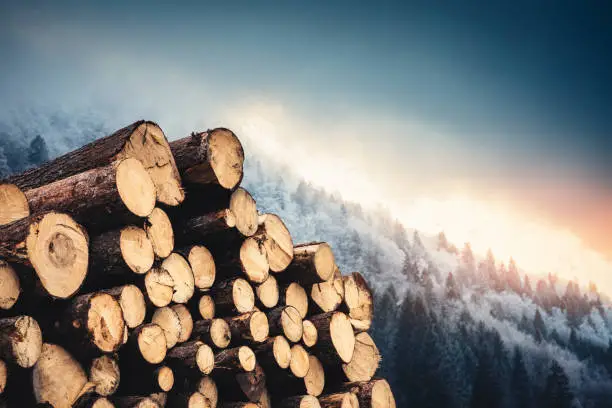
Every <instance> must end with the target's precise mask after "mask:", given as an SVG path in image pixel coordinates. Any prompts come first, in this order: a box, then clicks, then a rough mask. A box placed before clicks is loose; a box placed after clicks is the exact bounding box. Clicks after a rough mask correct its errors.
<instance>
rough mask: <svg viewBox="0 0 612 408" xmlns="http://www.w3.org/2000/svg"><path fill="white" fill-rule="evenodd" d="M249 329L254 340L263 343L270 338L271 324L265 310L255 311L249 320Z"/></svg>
mask: <svg viewBox="0 0 612 408" xmlns="http://www.w3.org/2000/svg"><path fill="white" fill-rule="evenodd" d="M249 329H250V331H251V336H252V337H253V341H255V342H257V343H261V342H262V341H264V340H266V339H267V338H268V334H269V333H270V325H269V324H268V316H266V314H265V313H263V312H259V311H257V312H253V315H252V316H251V319H250V320H249Z"/></svg>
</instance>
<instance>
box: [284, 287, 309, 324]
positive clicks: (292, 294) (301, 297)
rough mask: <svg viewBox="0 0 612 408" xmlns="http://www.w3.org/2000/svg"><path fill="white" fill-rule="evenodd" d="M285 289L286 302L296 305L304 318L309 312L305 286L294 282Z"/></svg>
mask: <svg viewBox="0 0 612 408" xmlns="http://www.w3.org/2000/svg"><path fill="white" fill-rule="evenodd" d="M284 291H285V293H284V299H285V304H286V305H289V306H293V307H295V309H296V310H297V311H298V312H299V313H300V317H301V318H302V319H304V318H305V317H306V315H307V314H308V295H307V294H306V291H305V290H304V288H303V287H302V286H301V285H300V284H299V283H295V282H292V283H290V284H289V286H287V287H286V288H284Z"/></svg>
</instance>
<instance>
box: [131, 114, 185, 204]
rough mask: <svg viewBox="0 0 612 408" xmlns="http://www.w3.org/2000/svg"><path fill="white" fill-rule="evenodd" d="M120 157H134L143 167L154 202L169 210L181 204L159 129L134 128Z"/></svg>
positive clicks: (172, 163)
mask: <svg viewBox="0 0 612 408" xmlns="http://www.w3.org/2000/svg"><path fill="white" fill-rule="evenodd" d="M122 157H134V158H136V159H138V160H139V161H140V162H141V163H142V164H143V166H144V168H145V169H146V171H147V173H149V176H150V178H151V180H152V181H153V184H154V186H155V192H156V194H157V200H158V201H160V202H162V203H164V204H166V205H169V206H176V205H179V204H180V203H182V202H183V200H184V199H185V193H184V192H183V189H182V187H181V181H180V176H179V173H178V169H177V167H176V164H175V161H174V157H173V156H172V152H171V151H170V146H169V145H168V142H167V140H166V136H165V135H164V132H163V131H162V130H161V128H160V127H159V126H157V125H156V124H154V123H152V122H144V123H142V124H141V125H140V126H138V127H137V128H136V130H135V131H134V132H133V133H132V135H131V136H130V140H129V142H128V143H126V145H125V147H124V148H123V151H122V152H121V155H120V158H122ZM146 215H148V214H146ZM146 215H145V216H146Z"/></svg>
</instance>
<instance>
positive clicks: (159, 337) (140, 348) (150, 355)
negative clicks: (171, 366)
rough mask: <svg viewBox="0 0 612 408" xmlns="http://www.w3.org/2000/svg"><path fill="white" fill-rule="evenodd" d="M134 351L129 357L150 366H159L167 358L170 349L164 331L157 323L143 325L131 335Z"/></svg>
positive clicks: (130, 342) (130, 341) (129, 342)
mask: <svg viewBox="0 0 612 408" xmlns="http://www.w3.org/2000/svg"><path fill="white" fill-rule="evenodd" d="M128 344H131V348H132V349H133V351H132V352H131V353H129V355H130V356H131V357H133V358H135V359H136V360H140V361H143V360H144V361H145V362H147V363H149V364H159V363H161V362H162V361H164V359H165V358H166V352H167V350H168V347H167V345H166V336H165V334H164V330H163V329H162V328H161V327H159V326H158V325H157V324H155V323H149V324H143V325H140V326H138V327H137V328H135V329H134V331H133V332H132V333H131V334H130V340H129V341H128Z"/></svg>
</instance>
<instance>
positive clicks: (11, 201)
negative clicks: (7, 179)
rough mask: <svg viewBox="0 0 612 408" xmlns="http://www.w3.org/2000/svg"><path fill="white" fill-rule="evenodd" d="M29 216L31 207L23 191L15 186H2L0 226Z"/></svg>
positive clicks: (0, 187)
mask: <svg viewBox="0 0 612 408" xmlns="http://www.w3.org/2000/svg"><path fill="white" fill-rule="evenodd" d="M29 215H30V207H29V205H28V200H27V198H26V196H25V194H23V191H21V189H20V188H19V187H17V186H16V185H14V184H0V225H7V224H10V223H12V222H13V221H17V220H20V219H22V218H26V217H27V216H29Z"/></svg>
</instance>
